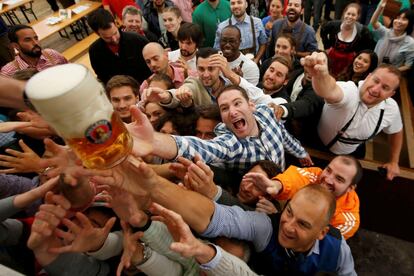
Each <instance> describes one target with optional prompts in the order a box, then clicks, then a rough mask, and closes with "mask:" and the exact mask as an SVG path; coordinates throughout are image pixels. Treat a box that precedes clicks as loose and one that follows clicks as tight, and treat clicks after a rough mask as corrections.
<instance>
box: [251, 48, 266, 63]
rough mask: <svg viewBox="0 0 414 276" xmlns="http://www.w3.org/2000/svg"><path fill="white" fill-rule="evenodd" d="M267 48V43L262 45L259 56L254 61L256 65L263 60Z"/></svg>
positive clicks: (258, 52)
mask: <svg viewBox="0 0 414 276" xmlns="http://www.w3.org/2000/svg"><path fill="white" fill-rule="evenodd" d="M266 46H267V43H265V44H262V45H260V47H259V51H257V54H256V56H255V57H254V60H253V61H254V62H255V63H256V64H259V61H260V59H261V58H262V56H263V55H264V53H265V52H266Z"/></svg>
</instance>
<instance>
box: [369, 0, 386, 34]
mask: <svg viewBox="0 0 414 276" xmlns="http://www.w3.org/2000/svg"><path fill="white" fill-rule="evenodd" d="M385 5H387V0H382V1H381V3H379V4H378V6H377V9H376V10H375V12H374V14H373V15H372V17H371V21H370V23H371V24H372V27H373V28H374V30H376V29H378V28H379V27H380V26H381V24H380V23H379V22H378V18H379V17H380V15H381V14H382V13H383V12H384V8H385Z"/></svg>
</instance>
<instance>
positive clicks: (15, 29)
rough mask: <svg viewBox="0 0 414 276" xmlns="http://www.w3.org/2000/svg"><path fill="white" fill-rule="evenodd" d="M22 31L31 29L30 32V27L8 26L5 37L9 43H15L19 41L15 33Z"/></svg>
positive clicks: (21, 25)
mask: <svg viewBox="0 0 414 276" xmlns="http://www.w3.org/2000/svg"><path fill="white" fill-rule="evenodd" d="M24 29H31V30H33V28H32V27H30V26H28V25H23V24H19V25H14V26H10V29H9V32H8V34H7V36H8V37H9V40H10V42H14V43H17V42H18V41H19V38H18V37H17V34H16V33H17V32H18V31H20V30H24Z"/></svg>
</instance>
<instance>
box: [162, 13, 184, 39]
mask: <svg viewBox="0 0 414 276" xmlns="http://www.w3.org/2000/svg"><path fill="white" fill-rule="evenodd" d="M162 19H163V20H164V26H165V28H166V29H167V31H168V32H170V33H174V34H175V33H177V32H178V29H179V28H180V24H181V21H182V19H181V17H178V16H177V15H175V13H173V12H163V13H162Z"/></svg>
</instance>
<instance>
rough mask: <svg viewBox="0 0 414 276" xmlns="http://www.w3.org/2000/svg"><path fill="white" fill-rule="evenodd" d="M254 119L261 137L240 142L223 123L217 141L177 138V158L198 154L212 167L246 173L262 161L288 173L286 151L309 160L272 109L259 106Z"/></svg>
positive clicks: (244, 139)
mask: <svg viewBox="0 0 414 276" xmlns="http://www.w3.org/2000/svg"><path fill="white" fill-rule="evenodd" d="M254 115H255V117H256V121H257V123H258V126H259V130H260V131H259V136H258V137H246V138H243V139H239V138H237V137H236V135H234V133H233V132H231V131H230V130H229V129H228V128H227V127H226V126H225V125H224V124H223V123H221V124H219V125H218V126H217V127H216V128H215V133H216V134H217V135H218V136H217V137H216V138H214V139H213V140H201V139H199V138H197V137H189V136H187V137H182V136H173V137H174V139H175V141H176V143H177V148H178V155H177V156H184V157H185V158H189V159H192V158H194V155H195V154H196V153H198V154H200V155H201V157H202V159H203V160H204V162H206V163H208V164H212V163H213V164H222V163H224V165H225V167H227V168H238V169H242V170H244V169H247V168H249V167H250V166H251V165H252V164H253V163H254V162H256V161H259V160H271V161H273V162H275V163H276V164H277V165H279V166H280V168H281V169H282V170H284V169H285V150H286V151H287V152H289V153H290V154H292V155H294V156H296V157H297V158H304V157H305V156H306V154H307V153H306V151H305V149H304V148H303V147H302V146H301V144H300V142H299V141H298V140H296V139H295V138H293V137H292V136H291V135H290V133H289V132H288V131H287V130H286V129H285V127H284V126H283V124H282V123H280V122H278V121H277V120H276V118H275V115H274V113H273V110H272V109H271V108H269V107H268V106H266V105H257V106H256V112H255V113H254Z"/></svg>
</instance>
